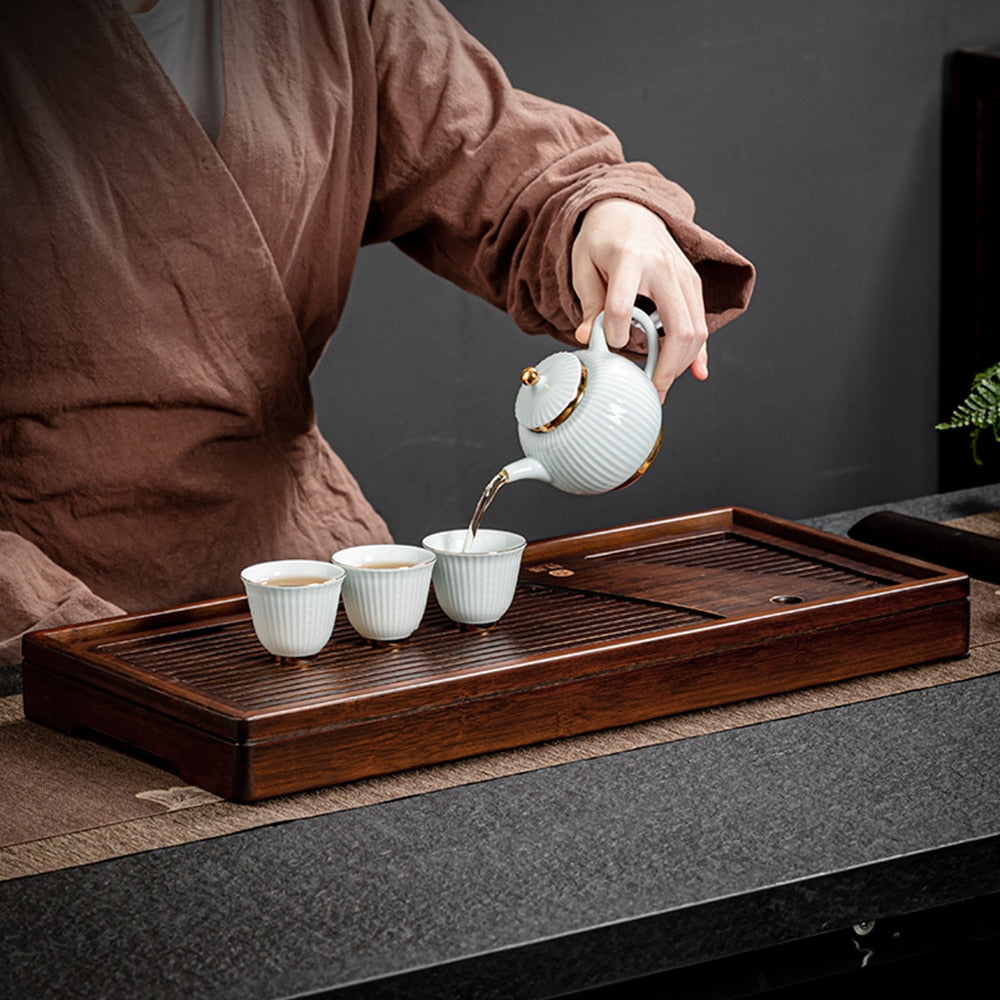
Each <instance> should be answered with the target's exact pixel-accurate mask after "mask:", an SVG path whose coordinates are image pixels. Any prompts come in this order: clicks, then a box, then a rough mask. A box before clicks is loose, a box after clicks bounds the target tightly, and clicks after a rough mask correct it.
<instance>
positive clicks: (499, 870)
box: [0, 487, 1000, 1000]
mask: <svg viewBox="0 0 1000 1000" xmlns="http://www.w3.org/2000/svg"><path fill="white" fill-rule="evenodd" d="M885 506H886V507H891V508H892V509H896V510H901V511H904V512H906V513H911V514H915V515H917V516H921V517H928V518H930V519H934V520H943V519H947V518H949V517H958V516H964V515H966V514H971V513H976V512H981V511H985V510H991V509H1000V487H998V488H994V489H993V490H982V489H979V490H972V491H965V492H963V493H960V494H949V495H947V496H945V497H939V498H927V499H923V500H919V501H912V502H908V503H899V504H891V505H885ZM871 509H876V508H871ZM878 509H882V508H878ZM867 512H869V509H866V510H859V511H854V512H851V513H850V514H847V515H835V516H831V517H830V518H818V519H813V520H811V521H809V522H806V523H809V524H811V525H813V526H815V527H820V528H824V529H826V530H833V531H846V529H847V527H849V526H850V525H851V524H853V523H854V522H855V521H856V520H858V519H859V518H860V517H861V516H863V515H864V514H865V513H867ZM998 718H1000V675H993V676H989V677H983V678H977V679H974V680H969V681H963V682H959V683H954V684H949V685H946V686H942V687H938V688H930V689H927V690H922V691H913V692H908V693H906V694H900V695H895V696H892V697H889V698H884V699H881V700H879V701H874V702H871V701H870V702H863V703H860V704H855V705H849V706H845V707H842V708H834V709H827V710H824V711H822V712H815V713H812V714H810V715H805V716H798V717H795V718H790V719H784V720H779V721H775V722H767V723H761V724H758V725H754V726H748V727H745V728H741V729H735V730H730V731H727V732H722V733H716V734H711V735H706V736H700V737H695V738H691V739H687V740H682V741H679V742H675V743H669V744H665V745H661V746H653V747H648V748H643V749H638V750H632V751H629V752H627V753H621V754H617V755H614V756H610V757H601V758H597V759H594V760H587V761H578V762H574V763H569V764H563V765H560V766H558V767H552V768H546V769H542V770H538V771H533V772H530V773H527V774H521V775H516V776H512V777H505V778H499V779H494V780H491V781H487V782H483V783H480V784H474V785H467V786H463V787H458V788H452V789H447V790H444V791H439V792H434V793H430V794H426V795H420V796H415V797H413V798H409V799H403V800H398V801H394V802H387V803H383V804H379V805H373V806H368V807H364V808H359V809H355V810H351V811H349V812H342V813H335V814H331V815H326V816H319V817H315V818H310V819H303V820H297V821H295V822H291V823H285V824H280V825H275V826H270V827H262V828H258V829H254V830H250V831H246V832H243V833H236V834H232V835H229V836H226V837H221V838H217V839H213V840H206V841H201V842H198V843H194V844H190V845H185V846H182V847H175V848H169V849H165V850H159V851H152V852H148V853H144V854H138V855H132V856H129V857H125V858H120V859H115V860H111V861H106V862H101V863H98V864H92V865H87V866H84V867H79V868H74V869H68V870H65V871H59V872H53V873H50V874H45V875H37V876H32V877H28V878H22V879H16V880H12V881H8V882H4V883H0V928H2V930H0V948H2V952H0V955H2V958H0V995H3V996H5V997H12V998H15V997H32V998H35V997H72V996H87V997H136V996H156V997H163V998H173V997H177V998H184V1000H194V998H199V997H211V998H213V1000H217V998H218V1000H221V998H228V997H232V998H241V1000H243V998H247V997H254V998H271V997H293V996H295V997H301V996H310V995H323V996H328V995H337V996H340V995H343V996H351V997H354V996H358V997H361V996H365V997H383V996H384V997H388V996H400V995H404V996H407V997H435V998H440V997H448V996H456V997H465V996H469V997H473V996H474V997H504V998H507V997H547V996H556V995H560V994H565V993H568V992H572V991H574V990H581V989H584V988H587V987H591V986H596V985H600V984H604V983H610V982H614V981H619V980H622V979H627V978H632V977H636V976H642V975H648V974H651V973H655V972H660V971H662V970H669V969H674V968H681V967H685V966H692V965H696V964H698V963H705V962H712V961H718V960H722V959H725V958H727V957H728V956H733V955H737V954H740V953H746V952H750V951H754V950H756V949H762V948H770V947H774V946H779V945H782V944H784V943H786V942H791V941H795V940H800V939H805V938H811V937H814V936H816V935H821V934H823V933H825V932H829V931H832V930H837V929H841V928H850V927H851V926H852V925H853V924H855V923H858V922H859V921H862V920H871V919H879V918H882V917H885V916H891V915H895V914H905V913H910V912H914V911H920V910H927V909H929V908H935V907H940V906H943V905H946V904H949V903H952V902H955V901H960V900H965V899H971V898H975V897H979V896H982V895H984V894H988V893H996V892H1000V767H997V764H998V762H1000V727H998V726H997V719H998Z"/></svg>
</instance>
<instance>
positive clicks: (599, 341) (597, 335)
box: [589, 307, 660, 381]
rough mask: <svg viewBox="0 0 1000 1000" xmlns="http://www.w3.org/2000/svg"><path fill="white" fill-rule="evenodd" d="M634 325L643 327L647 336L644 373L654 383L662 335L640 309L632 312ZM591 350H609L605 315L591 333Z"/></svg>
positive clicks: (595, 324) (600, 316)
mask: <svg viewBox="0 0 1000 1000" xmlns="http://www.w3.org/2000/svg"><path fill="white" fill-rule="evenodd" d="M632 324H633V325H634V326H638V327H641V328H642V330H643V331H644V332H645V334H646V343H647V344H648V345H649V346H648V348H647V353H646V367H645V368H644V369H643V371H644V372H645V373H646V377H647V378H648V379H649V380H650V381H652V380H653V371H654V370H655V368H656V359H657V358H658V357H659V355H660V335H659V333H658V332H657V329H656V324H654V323H653V320H652V319H651V318H650V316H649V314H648V313H645V312H643V310H642V309H639V308H638V307H636V308H634V309H633V310H632ZM589 346H590V347H591V348H594V347H596V348H597V349H598V350H604V351H607V350H608V340H607V337H606V336H605V335H604V313H603V312H601V313H598V315H597V317H596V318H595V319H594V325H593V327H592V328H591V331H590V344H589Z"/></svg>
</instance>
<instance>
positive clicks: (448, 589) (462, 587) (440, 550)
mask: <svg viewBox="0 0 1000 1000" xmlns="http://www.w3.org/2000/svg"><path fill="white" fill-rule="evenodd" d="M423 544H424V547H425V548H427V549H429V550H430V551H431V552H433V553H434V554H435V556H437V561H436V562H435V564H434V573H433V580H434V596H435V598H436V599H437V602H438V604H439V605H440V606H441V610H442V611H443V612H444V613H445V614H446V615H447V616H448V617H449V618H450V619H451V620H452V621H455V622H459V623H460V624H462V625H493V624H494V623H495V622H497V621H499V620H500V619H501V618H502V617H503V616H504V614H506V612H507V609H508V608H509V607H510V605H511V602H512V601H513V600H514V592H515V589H516V587H517V577H518V573H519V572H520V569H521V555H522V554H523V552H524V546H525V544H526V540H525V539H524V538H523V537H522V536H521V535H518V534H515V533H514V532H513V531H499V530H496V529H493V528H480V529H479V530H478V531H477V532H476V534H475V536H474V537H472V538H471V540H470V538H469V532H468V530H467V529H466V528H456V529H453V530H451V531H438V532H436V533H435V534H433V535H428V536H427V537H426V538H425V539H424V541H423Z"/></svg>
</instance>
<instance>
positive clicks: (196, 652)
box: [96, 586, 717, 711]
mask: <svg viewBox="0 0 1000 1000" xmlns="http://www.w3.org/2000/svg"><path fill="white" fill-rule="evenodd" d="M716 617H717V616H714V615H710V614H705V613H702V612H698V611H694V610H690V609H687V608H681V607H671V606H664V605H660V604H656V603H652V602H647V601H636V600H630V599H627V598H621V597H615V596H609V595H603V594H594V593H589V592H585V591H564V590H553V589H548V588H546V587H544V586H540V587H536V586H522V587H520V588H519V590H518V594H517V596H516V597H515V599H514V603H513V604H512V605H511V608H510V610H509V611H508V612H507V614H506V615H505V616H504V618H503V619H502V620H501V622H500V623H499V624H498V625H496V626H495V627H494V628H492V629H468V630H464V631H463V630H462V629H460V628H459V627H458V626H457V625H455V624H454V623H453V622H451V621H449V620H448V619H447V618H446V617H445V616H444V614H443V613H442V612H441V611H440V609H438V608H437V606H436V605H435V604H434V600H433V598H431V600H430V601H429V602H428V607H427V614H426V616H425V618H424V621H423V623H422V624H421V626H420V628H419V629H418V631H417V632H415V633H414V634H413V636H411V637H410V638H409V639H407V640H406V641H404V642H401V643H397V644H392V645H389V646H386V645H382V646H372V645H371V644H368V643H366V642H365V641H364V640H362V639H361V638H360V637H359V636H358V634H357V633H356V632H355V631H354V630H353V628H352V627H351V625H350V623H349V622H348V621H347V619H346V615H345V614H344V611H343V608H341V609H340V611H339V613H338V616H337V625H336V628H335V629H334V634H333V637H332V639H331V641H330V643H329V644H328V645H327V646H326V648H325V649H324V650H323V651H322V652H321V653H320V654H319V655H318V656H316V657H315V658H313V659H312V660H310V661H308V663H303V662H279V661H276V660H274V659H273V658H271V657H270V656H269V655H268V654H267V653H266V652H265V651H264V650H263V649H262V647H261V646H260V644H259V643H258V642H257V639H256V636H255V635H254V632H253V626H252V625H251V623H250V620H249V617H247V618H236V619H229V620H227V621H223V622H216V623H212V624H208V625H201V626H197V625H194V626H186V627H183V628H179V629H178V630H177V631H173V632H167V633H158V634H156V635H149V636H137V637H134V638H130V639H119V640H115V641H111V642H106V643H102V644H100V645H99V646H98V647H97V648H96V651H98V652H100V653H103V654H106V655H112V656H114V657H115V658H116V659H118V660H119V661H121V662H123V663H126V664H128V665H129V666H130V667H133V668H137V669H139V670H141V671H143V672H144V673H146V674H147V675H155V676H157V677H158V678H159V679H161V680H163V681H167V682H168V683H171V684H175V685H177V686H178V687H181V688H183V689H184V690H185V691H186V692H189V693H200V694H202V695H204V696H207V697H210V698H216V699H222V700H224V701H226V702H228V703H233V704H236V703H238V704H239V705H240V707H241V709H243V710H250V711H252V710H253V709H255V708H264V707H273V706H275V705H276V704H277V705H281V704H293V703H296V702H301V701H311V700H314V699H319V698H326V697H330V696H334V697H338V696H343V695H349V694H350V693H352V692H356V693H359V694H360V693H363V692H369V691H374V690H386V689H391V688H394V687H396V686H400V687H404V686H408V685H412V684H413V683H414V681H415V680H419V681H421V682H423V683H435V682H437V681H440V680H443V679H445V678H446V677H447V676H449V675H454V674H456V673H460V672H462V671H467V670H475V669H476V668H488V667H491V666H495V665H496V664H502V663H504V662H505V661H514V660H522V661H523V659H524V658H525V657H535V656H540V655H544V654H546V653H555V652H562V651H565V650H566V649H570V648H574V647H577V646H584V645H587V644H592V643H607V642H614V641H616V640H627V639H629V638H632V637H635V636H640V635H643V634H645V633H650V632H660V631H663V630H665V629H671V628H679V627H684V626H690V625H696V624H704V623H705V622H706V621H712V620H715V618H716ZM290 682H291V683H290Z"/></svg>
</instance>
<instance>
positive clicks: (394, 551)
mask: <svg viewBox="0 0 1000 1000" xmlns="http://www.w3.org/2000/svg"><path fill="white" fill-rule="evenodd" d="M332 558H333V562H334V563H335V564H336V565H338V566H340V567H341V568H342V569H343V570H344V571H345V573H346V574H347V575H346V576H345V578H344V590H343V594H344V611H345V612H346V614H347V619H348V621H350V623H351V624H352V625H353V626H354V628H355V630H356V631H357V632H358V633H359V634H360V635H362V636H363V637H364V638H365V639H371V640H373V641H375V642H398V641H399V640H401V639H406V638H407V637H408V636H410V635H411V634H412V633H413V632H414V631H415V630H416V628H417V626H418V625H419V624H420V621H421V619H422V618H423V617H424V611H425V610H426V608H427V595H428V594H429V593H430V585H431V572H432V570H433V568H434V562H435V556H434V553H433V552H430V551H428V550H427V549H424V548H420V547H418V546H416V545H393V544H384V545H355V546H353V547H351V548H348V549H341V550H340V551H339V552H334V554H333V557H332Z"/></svg>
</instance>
